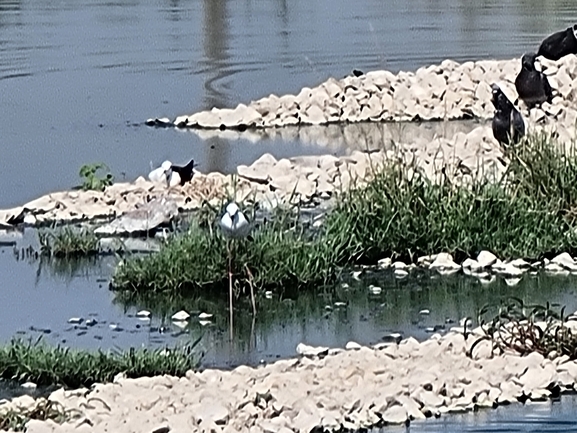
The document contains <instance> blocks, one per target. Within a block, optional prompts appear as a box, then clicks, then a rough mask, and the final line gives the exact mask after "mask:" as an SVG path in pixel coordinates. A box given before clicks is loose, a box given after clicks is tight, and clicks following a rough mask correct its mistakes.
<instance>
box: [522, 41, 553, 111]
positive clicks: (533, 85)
mask: <svg viewBox="0 0 577 433" xmlns="http://www.w3.org/2000/svg"><path fill="white" fill-rule="evenodd" d="M536 58H537V55H536V54H534V53H527V54H524V55H523V57H522V58H521V71H520V72H519V74H518V75H517V78H515V88H516V89H517V93H518V94H519V98H520V99H521V100H522V101H523V102H524V103H525V104H526V105H527V107H529V108H530V109H531V108H533V107H534V106H536V105H541V104H542V103H543V102H549V103H551V101H552V100H553V90H552V89H551V85H550V84H549V80H547V76H546V75H545V74H544V73H543V72H540V71H538V70H537V69H535V59H536Z"/></svg>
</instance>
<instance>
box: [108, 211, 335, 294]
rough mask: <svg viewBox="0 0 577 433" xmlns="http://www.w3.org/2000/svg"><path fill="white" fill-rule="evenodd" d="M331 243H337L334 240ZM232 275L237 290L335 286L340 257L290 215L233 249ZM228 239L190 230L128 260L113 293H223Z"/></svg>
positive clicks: (116, 277)
mask: <svg viewBox="0 0 577 433" xmlns="http://www.w3.org/2000/svg"><path fill="white" fill-rule="evenodd" d="M335 241H336V240H335ZM232 248H233V250H232V251H233V254H232V256H233V262H232V269H233V272H234V276H235V281H236V283H237V289H238V290H242V289H245V288H246V287H247V285H248V284H252V285H253V286H254V287H257V288H259V289H265V288H266V289H279V288H283V287H285V286H291V287H297V288H301V287H310V286H312V285H315V286H318V285H322V284H326V283H329V282H331V281H334V279H335V278H336V276H337V275H338V274H339V271H340V268H339V267H338V266H336V265H337V263H339V262H341V261H343V260H342V259H343V258H342V255H343V254H344V253H345V252H344V250H343V249H342V245H341V244H338V243H337V242H329V243H327V242H325V239H324V238H322V237H319V236H316V235H315V234H314V233H313V232H311V231H310V230H307V229H306V226H305V225H304V224H303V223H302V222H299V221H298V215H296V214H294V213H292V212H290V211H281V212H277V215H276V216H275V217H274V218H273V219H272V220H268V221H266V222H263V223H262V224H261V226H260V227H259V228H257V229H256V230H254V232H253V239H250V240H249V239H241V240H236V241H235V242H233V243H232ZM228 257H229V256H228V246H227V239H226V238H225V237H224V236H223V235H222V234H221V233H220V232H219V230H218V228H216V227H213V228H212V229H204V228H202V227H199V226H198V225H192V226H191V227H190V229H189V230H188V231H187V232H186V233H185V234H184V235H182V236H180V237H175V238H173V239H171V240H169V241H168V243H167V244H166V245H165V247H163V248H162V249H161V251H160V252H158V253H155V254H152V255H148V256H142V257H132V258H128V259H127V260H126V261H125V262H124V263H123V264H122V265H121V266H119V267H117V269H116V272H115V275H114V280H113V287H114V288H115V289H116V290H127V291H140V290H145V291H152V292H156V293H158V292H166V291H173V290H184V289H189V290H191V289H192V290H198V289H211V290H212V289H218V288H221V287H224V286H226V287H228Z"/></svg>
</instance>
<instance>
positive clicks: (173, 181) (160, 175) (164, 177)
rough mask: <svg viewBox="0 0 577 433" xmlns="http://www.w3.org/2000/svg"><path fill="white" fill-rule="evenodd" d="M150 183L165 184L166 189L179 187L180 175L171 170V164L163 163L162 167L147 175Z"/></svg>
mask: <svg viewBox="0 0 577 433" xmlns="http://www.w3.org/2000/svg"><path fill="white" fill-rule="evenodd" d="M148 179H150V180H151V181H152V182H156V183H160V182H166V185H167V186H168V187H173V186H176V185H180V175H179V174H178V173H177V172H175V171H174V170H173V169H172V162H170V161H168V160H167V161H164V162H163V163H162V165H161V166H160V167H158V168H155V169H154V170H152V171H151V172H150V173H148Z"/></svg>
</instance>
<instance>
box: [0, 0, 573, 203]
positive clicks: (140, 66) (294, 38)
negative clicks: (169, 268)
mask: <svg viewBox="0 0 577 433" xmlns="http://www.w3.org/2000/svg"><path fill="white" fill-rule="evenodd" d="M576 11H577V6H575V3H574V2H571V1H556V2H539V1H520V0H517V1H512V0H504V1H503V0H502V1H498V2H497V1H494V0H488V1H483V2H472V1H451V2H440V1H429V0H411V1H410V2H402V1H397V0H360V1H355V2H350V1H346V0H318V1H314V2H309V1H298V0H297V1H287V0H266V1H265V0H260V1H259V0H254V1H250V0H249V1H244V2H238V1H232V0H206V1H200V0H191V1H178V0H170V1H160V0H151V1H138V0H131V1H122V2H103V1H97V0H95V1H88V0H75V1H56V2H55V1H47V0H34V1H30V0H28V1H26V0H23V1H15V0H8V1H6V0H0V53H1V54H0V95H2V104H1V106H0V107H1V108H0V114H1V115H0V131H2V134H1V135H0V147H1V149H2V155H1V160H0V161H1V170H0V185H2V189H1V190H2V192H1V193H0V207H7V206H13V205H17V204H21V203H23V202H25V201H28V200H30V199H33V198H35V197H37V196H39V195H41V194H43V193H46V192H49V191H52V190H54V189H64V188H69V187H70V186H71V185H74V184H76V183H77V182H78V176H77V172H78V169H79V167H80V166H81V165H82V164H84V163H87V162H94V161H103V162H105V163H107V164H108V165H109V166H110V168H111V169H112V172H113V173H114V174H115V175H116V177H117V179H123V178H127V179H134V178H135V177H136V176H137V175H139V174H144V173H146V172H147V171H148V170H149V166H150V162H151V161H152V162H153V163H154V164H159V163H160V162H161V161H162V160H164V159H166V158H170V159H172V160H174V161H187V160H188V159H189V158H190V157H194V158H196V159H198V161H199V162H200V163H201V166H200V167H199V169H200V170H201V171H205V172H206V171H211V170H221V171H225V172H229V171H232V170H233V169H234V167H235V166H236V165H237V164H239V163H251V162H253V161H254V160H255V159H256V158H258V157H259V156H260V155H261V154H262V153H263V152H265V151H268V152H271V153H273V154H274V155H276V156H278V157H280V156H291V155H299V154H313V153H327V152H331V153H336V154H342V153H346V152H347V146H345V145H343V144H342V143H341V144H339V143H335V144H334V145H333V146H330V147H328V148H327V147H326V146H322V147H319V146H316V145H315V144H314V142H310V141H306V140H305V141H303V140H300V139H298V138H296V139H290V140H283V139H282V138H280V137H277V138H270V139H267V140H261V141H259V142H258V143H253V142H251V141H249V140H246V139H240V140H237V139H233V140H229V139H226V138H221V137H209V138H206V139H203V138H202V137H200V136H198V135H197V134H193V133H185V132H178V131H175V130H172V129H170V130H155V129H149V128H146V127H143V126H142V125H141V124H142V122H143V121H144V120H145V119H146V118H148V117H156V116H163V115H166V116H169V117H171V118H174V117H175V116H177V115H180V114H185V113H192V112H194V111H197V110H200V109H207V108H211V107H213V106H218V107H224V106H235V105H236V104H238V103H239V102H248V101H250V100H252V99H255V98H259V97H262V96H265V95H268V94H270V93H276V94H283V93H287V92H291V93H295V92H298V91H299V89H300V88H301V87H303V86H312V85H315V84H318V83H319V82H321V81H323V80H325V79H326V78H328V77H330V76H335V77H342V76H344V75H346V74H349V73H350V72H351V70H352V69H353V68H359V69H361V70H371V69H379V68H387V69H390V70H399V69H416V68H417V67H419V66H421V65H426V64H430V63H433V62H440V61H441V60H443V59H444V58H448V57H450V58H454V59H456V60H459V61H462V60H467V59H480V58H511V57H514V56H520V55H521V53H522V52H524V51H526V50H530V49H535V48H536V46H537V45H538V43H539V41H540V40H541V39H542V38H543V37H544V36H545V35H547V34H549V33H550V32H552V31H555V30H557V29H561V28H564V27H566V26H568V25H569V24H571V23H572V22H573V21H575V20H576V19H577V17H576Z"/></svg>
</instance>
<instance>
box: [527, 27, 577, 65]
mask: <svg viewBox="0 0 577 433" xmlns="http://www.w3.org/2000/svg"><path fill="white" fill-rule="evenodd" d="M568 54H577V24H574V25H573V26H571V27H567V28H566V29H565V30H561V31H559V32H556V33H553V34H551V35H549V36H547V37H546V38H545V39H543V42H541V45H540V46H539V50H538V51H537V55H538V56H543V57H545V58H546V59H549V60H559V59H560V58H561V57H565V56H566V55H568Z"/></svg>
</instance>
